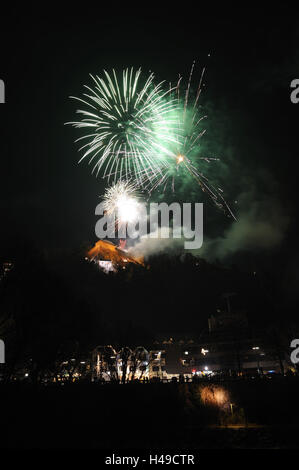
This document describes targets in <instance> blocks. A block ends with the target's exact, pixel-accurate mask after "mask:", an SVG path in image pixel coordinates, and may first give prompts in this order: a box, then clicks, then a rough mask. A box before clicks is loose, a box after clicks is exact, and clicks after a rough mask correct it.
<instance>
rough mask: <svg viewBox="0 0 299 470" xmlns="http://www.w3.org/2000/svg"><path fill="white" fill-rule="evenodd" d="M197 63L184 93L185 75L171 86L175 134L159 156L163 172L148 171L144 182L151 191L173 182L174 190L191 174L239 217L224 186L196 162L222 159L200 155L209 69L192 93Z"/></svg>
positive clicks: (222, 207) (216, 202) (165, 186)
mask: <svg viewBox="0 0 299 470" xmlns="http://www.w3.org/2000/svg"><path fill="white" fill-rule="evenodd" d="M194 65H195V63H193V64H192V68H191V72H190V75H189V79H188V84H187V87H186V90H185V91H184V92H183V93H181V84H182V77H179V80H178V82H177V85H176V87H174V89H172V88H171V86H170V94H169V96H170V99H172V92H173V90H174V93H175V99H176V102H177V105H176V108H175V109H174V110H173V113H172V114H171V115H170V116H169V119H170V121H171V123H172V124H171V126H170V129H171V131H172V132H173V133H174V134H173V138H172V139H168V142H167V143H165V148H164V151H161V152H160V153H159V155H158V156H156V161H157V162H158V165H160V172H157V171H155V172H152V173H150V171H148V172H147V174H144V179H143V185H144V187H145V189H147V190H148V191H150V192H152V191H153V190H155V189H156V188H162V190H163V191H165V190H166V188H167V186H171V188H172V191H173V192H174V190H175V180H176V179H179V180H181V179H182V178H184V177H185V176H187V175H191V176H192V177H193V178H194V179H195V180H196V181H197V183H198V185H199V186H200V187H201V189H202V191H203V192H206V193H207V194H208V195H209V196H210V197H211V199H212V200H213V201H214V203H215V204H216V205H217V206H218V207H219V208H221V209H223V210H224V211H225V212H226V213H228V214H229V215H230V216H232V217H233V218H234V219H235V216H234V214H233V212H232V211H231V209H230V207H229V205H228V204H227V202H226V201H225V199H224V197H223V195H222V193H223V191H222V189H221V188H216V187H215V186H214V185H212V184H211V182H210V181H209V179H208V178H207V177H206V176H205V175H204V174H203V172H202V171H201V170H200V169H198V168H197V166H196V165H195V161H197V160H201V161H205V162H206V163H210V162H211V161H217V160H219V159H218V158H208V157H201V156H199V155H200V139H201V138H202V137H203V135H204V134H205V129H203V120H204V119H205V118H206V117H207V116H205V115H201V112H200V109H199V105H198V103H199V97H200V95H201V92H202V85H203V77H204V73H205V69H203V70H202V73H201V77H200V81H199V85H198V88H197V92H196V94H195V96H194V97H192V96H191V93H190V89H191V82H192V76H193V71H194Z"/></svg>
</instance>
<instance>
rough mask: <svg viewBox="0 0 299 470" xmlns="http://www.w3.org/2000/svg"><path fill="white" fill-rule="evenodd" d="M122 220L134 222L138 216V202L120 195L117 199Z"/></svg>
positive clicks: (119, 215)
mask: <svg viewBox="0 0 299 470" xmlns="http://www.w3.org/2000/svg"><path fill="white" fill-rule="evenodd" d="M116 207H117V210H118V218H119V221H120V222H133V221H134V220H136V219H137V216H138V202H137V201H136V200H135V199H133V198H131V197H127V196H124V195H122V196H120V197H119V198H118V199H117V201H116Z"/></svg>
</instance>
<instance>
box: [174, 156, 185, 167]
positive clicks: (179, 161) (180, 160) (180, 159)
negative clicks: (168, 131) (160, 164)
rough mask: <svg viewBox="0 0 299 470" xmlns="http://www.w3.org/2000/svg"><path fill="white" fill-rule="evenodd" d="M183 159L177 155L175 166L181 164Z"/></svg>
mask: <svg viewBox="0 0 299 470" xmlns="http://www.w3.org/2000/svg"><path fill="white" fill-rule="evenodd" d="M184 159H185V157H184V156H183V155H178V156H177V159H176V161H177V164H178V165H179V164H180V163H182V162H183V161H184Z"/></svg>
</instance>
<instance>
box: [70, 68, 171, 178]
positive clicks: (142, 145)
mask: <svg viewBox="0 0 299 470" xmlns="http://www.w3.org/2000/svg"><path fill="white" fill-rule="evenodd" d="M91 78H92V80H93V85H94V86H93V87H89V86H86V85H85V88H86V90H87V93H84V94H83V96H84V99H81V98H76V97H71V98H74V99H76V100H78V101H79V102H81V103H83V104H84V106H85V109H78V110H77V113H78V114H80V115H81V116H82V119H81V120H80V121H76V122H69V123H67V124H71V125H73V126H74V127H76V128H82V129H84V130H87V131H88V132H87V134H86V135H84V136H82V137H80V138H79V139H77V141H81V140H83V141H86V143H85V144H84V145H83V146H82V147H81V148H80V151H81V150H82V151H83V152H84V153H83V156H82V157H81V159H80V160H79V162H81V161H82V160H83V159H88V160H89V163H90V164H93V171H95V172H96V174H97V175H98V174H99V172H100V171H103V177H104V178H105V177H107V178H108V181H109V180H110V178H111V177H112V178H113V181H114V182H116V181H117V180H122V179H129V178H133V179H134V180H135V181H139V182H140V181H141V178H144V177H145V176H146V175H151V176H152V175H157V173H161V167H162V168H163V169H164V165H165V163H164V162H159V163H158V161H157V159H156V158H155V155H157V154H160V153H161V152H162V153H163V152H164V150H165V144H168V143H170V141H173V139H175V136H173V133H172V132H170V130H169V127H170V125H171V124H170V123H171V120H170V119H169V112H170V111H171V110H173V108H174V107H175V105H176V100H175V99H174V98H170V97H169V94H170V93H171V90H166V91H165V90H163V87H162V85H163V82H160V83H159V84H158V85H155V84H154V75H153V73H151V74H150V75H149V76H148V77H147V79H143V78H142V77H141V69H138V70H137V71H134V69H133V68H130V69H129V68H127V69H124V70H123V71H122V80H121V81H120V80H119V79H118V77H117V75H116V72H115V70H113V71H112V73H111V74H109V73H108V72H106V71H105V70H104V75H103V77H98V76H96V77H93V76H92V75H91Z"/></svg>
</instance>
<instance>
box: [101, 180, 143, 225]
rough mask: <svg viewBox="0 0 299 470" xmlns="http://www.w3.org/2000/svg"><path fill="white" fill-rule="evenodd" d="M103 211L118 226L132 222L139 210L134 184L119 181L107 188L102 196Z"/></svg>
mask: <svg viewBox="0 0 299 470" xmlns="http://www.w3.org/2000/svg"><path fill="white" fill-rule="evenodd" d="M103 209H104V211H105V212H106V213H107V214H109V215H112V216H115V217H116V223H117V224H118V225H122V224H126V223H128V222H134V220H136V219H137V217H138V209H139V200H138V194H137V187H136V184H135V183H132V182H130V181H122V180H120V181H118V182H117V183H116V184H114V185H112V186H110V187H109V188H107V189H106V191H105V194H104V196H103Z"/></svg>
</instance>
